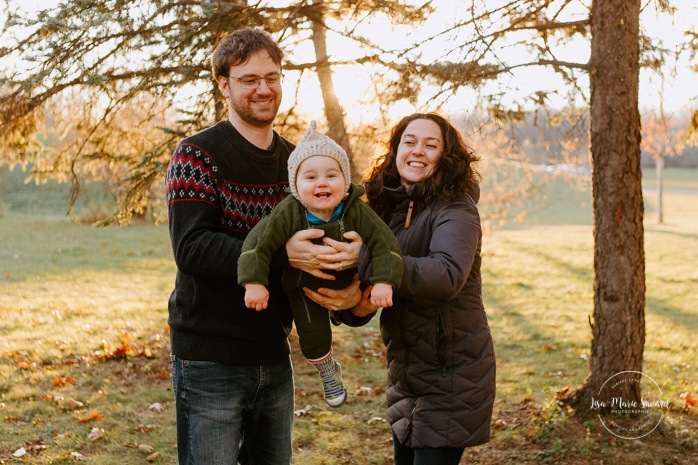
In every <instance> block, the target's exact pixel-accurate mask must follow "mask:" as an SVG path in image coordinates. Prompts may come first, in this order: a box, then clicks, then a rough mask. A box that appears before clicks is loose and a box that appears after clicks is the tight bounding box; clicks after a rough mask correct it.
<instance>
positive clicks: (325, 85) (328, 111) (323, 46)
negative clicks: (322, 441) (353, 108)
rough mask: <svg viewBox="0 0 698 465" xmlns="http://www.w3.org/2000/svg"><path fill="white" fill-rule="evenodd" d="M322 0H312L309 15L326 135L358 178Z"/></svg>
mask: <svg viewBox="0 0 698 465" xmlns="http://www.w3.org/2000/svg"><path fill="white" fill-rule="evenodd" d="M323 3H324V2H323V0H313V5H315V6H316V8H317V9H316V11H317V14H316V15H315V16H314V17H311V18H310V20H311V21H312V23H313V47H314V48H315V61H317V63H318V65H317V68H316V72H317V76H318V80H319V81H320V90H321V91H322V100H323V102H324V103H325V116H326V117H327V124H328V126H329V131H328V134H327V135H328V136H329V137H330V138H332V139H333V140H334V141H335V142H337V143H338V144H339V145H341V146H342V148H344V150H346V152H347V156H348V157H349V166H350V167H351V178H352V179H354V180H358V178H359V176H358V173H357V172H356V161H355V160H354V154H353V152H352V150H351V145H350V144H349V135H348V134H347V129H346V125H345V124H344V110H343V109H342V106H341V105H340V104H339V99H338V98H337V94H336V93H335V92H334V84H333V83H332V68H330V65H329V63H328V56H327V31H326V29H325V22H324V14H323V11H322V8H323Z"/></svg>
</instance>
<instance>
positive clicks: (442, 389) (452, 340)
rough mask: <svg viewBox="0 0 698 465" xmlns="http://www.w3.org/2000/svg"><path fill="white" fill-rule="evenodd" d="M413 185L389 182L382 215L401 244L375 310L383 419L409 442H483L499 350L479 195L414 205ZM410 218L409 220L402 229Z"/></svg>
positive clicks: (419, 444)
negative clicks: (487, 299)
mask: <svg viewBox="0 0 698 465" xmlns="http://www.w3.org/2000/svg"><path fill="white" fill-rule="evenodd" d="M413 187H414V186H412V187H411V188H408V189H405V188H404V187H398V188H395V189H388V190H387V192H386V193H387V194H388V196H389V206H388V208H387V210H386V214H385V218H384V220H386V222H387V223H388V224H389V226H390V228H391V229H392V231H393V232H394V233H395V235H396V236H397V239H398V242H399V243H400V246H401V248H402V252H403V263H404V274H403V280H402V285H401V286H400V289H399V290H398V291H397V292H396V295H395V297H394V305H393V307H390V308H387V309H385V310H383V312H382V314H381V335H382V338H383V342H384V343H385V345H386V347H387V359H388V393H387V399H388V414H387V417H388V421H389V422H390V424H391V426H392V430H393V432H394V433H395V435H396V436H397V438H398V439H399V441H400V442H401V443H402V444H404V445H406V446H408V447H413V448H417V447H469V446H475V445H478V444H482V443H485V442H488V441H489V439H490V421H491V418H492V407H493V404H494V397H495V356H494V349H493V346H492V336H491V333H490V328H489V325H488V324H487V317H486V315H485V310H484V305H483V301H482V284H481V279H480V263H481V258H480V246H481V241H482V233H481V228H480V216H479V213H478V210H477V206H476V201H477V197H478V196H477V195H475V197H476V199H473V197H471V196H470V195H467V194H465V195H464V196H463V197H462V198H460V199H459V200H458V201H456V202H453V203H451V204H448V205H438V204H437V205H432V206H427V207H425V208H423V209H418V208H415V209H414V210H413V211H412V213H411V215H408V210H409V207H410V206H411V200H412V199H411V198H410V196H411V195H412V194H413V192H414V189H413ZM408 217H409V227H408V228H405V224H406V221H407V220H408Z"/></svg>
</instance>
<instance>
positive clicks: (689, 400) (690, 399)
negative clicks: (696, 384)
mask: <svg viewBox="0 0 698 465" xmlns="http://www.w3.org/2000/svg"><path fill="white" fill-rule="evenodd" d="M681 397H683V400H684V401H685V402H686V403H687V404H688V405H690V406H691V407H695V406H696V400H695V399H694V398H693V397H691V394H690V393H688V392H684V393H683V394H681Z"/></svg>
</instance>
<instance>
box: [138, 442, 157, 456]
mask: <svg viewBox="0 0 698 465" xmlns="http://www.w3.org/2000/svg"><path fill="white" fill-rule="evenodd" d="M138 450H140V451H141V452H145V453H146V454H152V453H153V452H155V448H154V447H153V446H151V445H150V444H138Z"/></svg>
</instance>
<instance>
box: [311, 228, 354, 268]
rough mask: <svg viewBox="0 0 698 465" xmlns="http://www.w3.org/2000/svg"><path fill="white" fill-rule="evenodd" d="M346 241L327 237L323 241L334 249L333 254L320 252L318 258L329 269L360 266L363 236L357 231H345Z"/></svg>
mask: <svg viewBox="0 0 698 465" xmlns="http://www.w3.org/2000/svg"><path fill="white" fill-rule="evenodd" d="M344 239H346V240H347V241H346V242H340V241H335V240H334V239H330V238H329V237H326V238H325V239H324V240H323V242H324V243H325V244H326V245H329V246H331V247H332V248H333V249H334V250H333V252H332V253H331V254H320V255H318V259H319V260H320V262H321V263H323V266H324V267H325V268H326V269H328V270H337V271H342V270H344V269H347V268H354V267H356V266H359V253H360V252H361V244H362V241H361V236H359V233H357V232H356V231H349V232H345V233H344Z"/></svg>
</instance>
